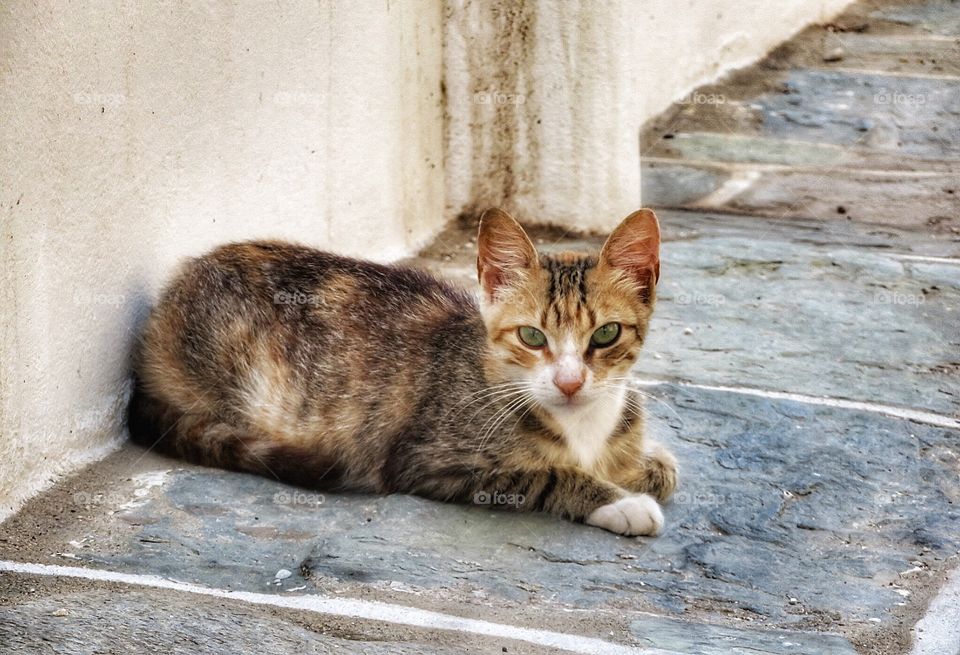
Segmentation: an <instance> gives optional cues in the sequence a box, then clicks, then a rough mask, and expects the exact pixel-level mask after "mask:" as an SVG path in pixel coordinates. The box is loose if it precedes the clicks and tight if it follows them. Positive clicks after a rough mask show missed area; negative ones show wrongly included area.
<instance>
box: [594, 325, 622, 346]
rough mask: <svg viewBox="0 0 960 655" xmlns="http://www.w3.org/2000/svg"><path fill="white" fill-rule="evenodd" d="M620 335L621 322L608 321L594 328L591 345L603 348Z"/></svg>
mask: <svg viewBox="0 0 960 655" xmlns="http://www.w3.org/2000/svg"><path fill="white" fill-rule="evenodd" d="M619 336H620V324H619V323H607V324H606V325H601V326H600V327H598V328H597V329H596V330H594V332H593V336H592V337H590V345H591V346H594V347H596V348H603V347H604V346H609V345H610V344H612V343H613V342H614V341H616V340H617V337H619Z"/></svg>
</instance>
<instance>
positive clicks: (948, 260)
mask: <svg viewBox="0 0 960 655" xmlns="http://www.w3.org/2000/svg"><path fill="white" fill-rule="evenodd" d="M890 256H891V257H893V258H894V259H905V260H907V261H911V262H927V263H930V264H949V265H952V266H960V259H957V258H956V257H930V256H928V255H898V254H896V253H891V255H890Z"/></svg>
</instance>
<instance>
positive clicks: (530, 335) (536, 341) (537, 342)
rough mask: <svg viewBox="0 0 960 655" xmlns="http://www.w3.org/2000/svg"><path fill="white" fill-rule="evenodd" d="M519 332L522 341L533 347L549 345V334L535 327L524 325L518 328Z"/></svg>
mask: <svg viewBox="0 0 960 655" xmlns="http://www.w3.org/2000/svg"><path fill="white" fill-rule="evenodd" d="M517 334H518V335H519V336H520V341H522V342H523V343H524V344H525V345H527V346H529V347H531V348H542V347H544V346H545V345H547V335H545V334H544V333H543V332H541V331H540V330H538V329H537V328H535V327H530V326H529V325H524V326H523V327H522V328H520V329H519V330H517Z"/></svg>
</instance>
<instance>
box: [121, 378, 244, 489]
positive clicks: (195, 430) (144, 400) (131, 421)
mask: <svg viewBox="0 0 960 655" xmlns="http://www.w3.org/2000/svg"><path fill="white" fill-rule="evenodd" d="M127 429H128V430H129V432H130V438H131V440H133V441H134V442H136V443H138V444H140V445H141V446H144V447H145V448H147V450H151V451H155V452H158V453H162V454H164V455H172V456H174V457H181V458H183V459H186V460H188V461H191V462H194V463H195V464H203V465H204V466H218V467H222V468H229V469H236V470H241V471H251V472H257V473H259V472H260V471H259V470H257V469H256V466H255V464H256V457H254V456H253V453H252V452H251V448H252V447H253V446H254V444H253V443H252V440H251V439H250V438H249V437H244V436H243V435H241V434H240V433H238V432H237V431H236V430H235V429H234V428H232V427H231V426H229V425H227V424H225V423H222V422H219V421H215V420H211V419H210V418H208V417H206V416H204V415H202V414H200V413H194V412H190V411H181V410H179V409H177V408H176V407H174V406H172V405H170V404H169V403H167V402H165V401H163V400H160V399H159V398H156V397H154V396H152V395H151V394H150V393H149V392H147V391H146V390H145V389H144V388H143V385H142V384H140V382H139V381H138V380H135V381H134V387H133V395H132V396H131V397H130V404H129V405H128V407H127Z"/></svg>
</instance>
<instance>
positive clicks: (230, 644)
mask: <svg viewBox="0 0 960 655" xmlns="http://www.w3.org/2000/svg"><path fill="white" fill-rule="evenodd" d="M4 583H6V584H11V585H13V584H15V583H14V582H13V581H11V580H9V578H7V577H6V576H2V578H0V585H2V584H4ZM31 585H32V586H33V588H34V593H33V594H31V596H32V597H27V598H21V599H18V601H16V602H13V603H7V604H4V605H0V652H3V653H23V654H30V655H94V654H98V655H102V654H107V653H111V654H112V653H115V654H116V655H154V654H155V653H164V655H196V653H206V654H210V655H214V654H218V655H219V654H223V655H234V654H236V653H258V654H261V655H289V654H290V653H303V654H305V655H306V654H309V655H327V654H331V655H332V654H334V653H337V654H339V653H344V654H347V655H354V654H355V655H366V654H368V653H370V654H372V655H389V654H393V653H398V654H403V655H421V654H422V655H428V654H429V655H454V654H455V653H461V652H463V651H462V650H461V649H460V648H458V647H454V646H452V645H447V646H444V645H440V644H429V643H424V642H422V641H421V642H419V643H418V642H417V641H411V642H407V641H397V640H394V639H377V638H375V637H374V636H373V635H364V634H363V630H362V629H360V628H359V627H356V626H355V627H353V628H350V627H348V628H346V629H344V628H343V627H342V626H341V627H339V628H331V627H329V626H324V625H322V624H320V625H312V626H311V625H310V622H309V621H307V620H304V619H303V618H302V617H300V616H297V615H296V614H295V613H292V612H291V613H290V615H288V616H277V615H276V614H274V613H271V612H270V611H269V610H266V611H264V610H261V609H258V608H255V607H249V606H238V605H237V604H235V603H233V604H225V603H223V602H216V601H209V600H204V599H198V598H196V597H192V596H184V595H178V594H170V593H158V592H156V591H144V590H138V589H115V588H114V589H107V588H92V589H85V590H77V591H68V592H65V593H52V594H45V593H40V594H38V593H36V589H37V588H40V589H41V590H42V589H43V588H44V586H45V585H44V582H43V581H40V582H31ZM331 633H332V634H331ZM459 639H460V640H461V643H463V642H466V643H471V644H473V645H474V646H475V647H482V646H483V644H482V643H480V641H479V640H478V639H474V638H470V637H464V636H462V635H461V636H459ZM511 645H512V644H511ZM492 646H493V644H492V643H489V642H488V643H487V644H486V648H487V649H488V650H492ZM497 650H498V651H499V648H498V649H497Z"/></svg>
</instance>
